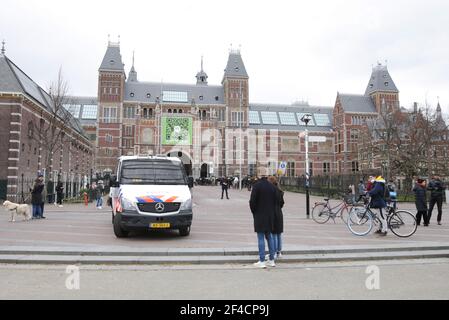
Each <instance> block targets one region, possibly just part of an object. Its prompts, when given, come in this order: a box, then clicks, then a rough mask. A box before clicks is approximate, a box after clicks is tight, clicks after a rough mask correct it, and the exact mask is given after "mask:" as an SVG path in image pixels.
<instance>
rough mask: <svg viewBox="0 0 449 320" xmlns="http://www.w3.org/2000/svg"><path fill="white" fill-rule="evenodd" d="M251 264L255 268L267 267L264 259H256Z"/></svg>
mask: <svg viewBox="0 0 449 320" xmlns="http://www.w3.org/2000/svg"><path fill="white" fill-rule="evenodd" d="M253 266H255V267H256V268H261V269H265V268H266V267H267V265H266V263H265V261H258V262H256V263H254V264H253Z"/></svg>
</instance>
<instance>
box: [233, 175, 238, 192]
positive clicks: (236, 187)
mask: <svg viewBox="0 0 449 320" xmlns="http://www.w3.org/2000/svg"><path fill="white" fill-rule="evenodd" d="M233 184H234V189H239V178H238V177H235V178H234V181H233Z"/></svg>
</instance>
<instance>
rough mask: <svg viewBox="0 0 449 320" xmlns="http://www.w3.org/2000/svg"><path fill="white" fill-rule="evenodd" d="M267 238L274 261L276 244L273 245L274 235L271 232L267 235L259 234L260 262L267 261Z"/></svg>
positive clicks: (271, 258) (271, 257)
mask: <svg viewBox="0 0 449 320" xmlns="http://www.w3.org/2000/svg"><path fill="white" fill-rule="evenodd" d="M265 238H266V239H267V242H268V250H269V252H270V260H274V254H275V251H274V243H273V236H272V234H271V233H269V232H267V233H263V232H258V233H257V240H258V243H259V260H260V261H265Z"/></svg>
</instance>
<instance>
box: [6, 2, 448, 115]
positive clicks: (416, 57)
mask: <svg viewBox="0 0 449 320" xmlns="http://www.w3.org/2000/svg"><path fill="white" fill-rule="evenodd" d="M0 8H1V11H0V40H2V39H5V40H6V42H7V44H6V50H7V52H6V54H7V56H8V57H9V58H10V59H11V60H13V61H14V62H15V63H16V64H17V65H18V66H19V67H20V68H22V70H24V71H25V72H26V73H27V74H28V75H29V76H30V77H32V78H33V79H34V80H35V81H36V82H37V83H38V84H40V85H41V86H42V87H44V88H47V87H48V85H49V83H50V82H51V81H52V80H54V79H55V78H56V76H57V72H58V69H59V67H62V70H63V73H64V76H65V78H66V79H67V81H68V82H69V86H70V94H72V95H90V96H96V94H97V76H98V68H99V66H100V63H101V60H102V59H103V56H104V53H105V50H106V46H107V41H108V34H110V35H111V40H113V41H116V39H117V36H118V35H120V37H121V53H122V57H123V60H124V63H125V69H126V72H127V73H128V71H129V68H130V67H131V63H132V52H133V50H135V52H136V53H135V57H136V62H135V67H136V70H137V72H138V78H139V80H141V81H154V82H159V81H161V80H163V81H164V82H175V83H195V81H196V79H195V75H196V73H197V72H198V71H199V69H200V61H201V56H202V55H204V69H205V71H206V72H207V74H208V75H209V84H215V85H219V84H220V83H221V80H222V77H223V70H224V68H225V67H226V62H227V57H228V52H229V49H230V47H231V44H232V45H233V47H234V48H238V47H239V45H241V54H242V57H243V60H244V63H245V66H246V69H247V72H248V74H249V77H250V101H251V102H258V103H287V104H289V103H291V102H293V101H295V100H308V101H309V103H310V104H312V105H323V106H333V105H334V103H335V97H336V93H337V91H339V92H342V93H355V94H363V93H364V92H365V88H366V86H367V84H368V80H369V77H370V74H371V69H372V65H375V64H376V63H377V62H378V61H380V62H382V63H385V61H386V60H387V61H388V68H389V71H390V74H391V76H392V77H393V80H394V82H395V83H396V85H397V87H398V88H399V90H400V99H401V105H403V106H406V107H409V106H410V105H411V104H412V103H413V101H418V102H420V103H424V102H425V101H426V99H427V101H428V102H429V103H430V104H432V105H433V106H435V105H436V101H437V96H439V97H440V103H441V106H442V107H443V110H444V111H445V112H449V28H448V21H449V1H447V0H426V1H417V0H394V1H387V0H375V1H373V0H370V1H366V0H334V1H325V0H314V1H299V0H296V1H293V0H292V1H289V0H276V1H266V0H257V1H253V0H251V1H247V0H226V1H224V0H223V1H215V0H207V1H206V0H204V1H203V0H190V1H188V0H163V1H158V0H157V1H156V0H151V1H140V0H126V1H118V0H107V1H106V0H88V1H87V0H77V1H71V0H60V1H52V0H40V1H31V0H29V1H25V0H0Z"/></svg>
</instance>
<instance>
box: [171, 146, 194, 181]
mask: <svg viewBox="0 0 449 320" xmlns="http://www.w3.org/2000/svg"><path fill="white" fill-rule="evenodd" d="M167 156H168V157H174V158H179V159H181V161H182V164H183V165H184V169H185V170H186V174H187V176H189V177H190V176H192V159H190V156H189V155H188V154H187V153H185V152H182V151H170V152H169V153H167Z"/></svg>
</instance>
